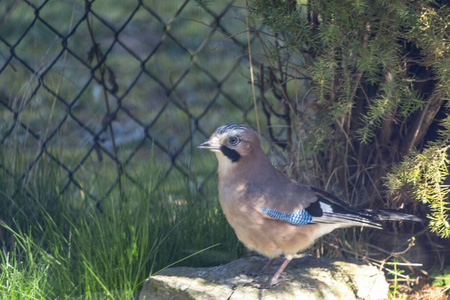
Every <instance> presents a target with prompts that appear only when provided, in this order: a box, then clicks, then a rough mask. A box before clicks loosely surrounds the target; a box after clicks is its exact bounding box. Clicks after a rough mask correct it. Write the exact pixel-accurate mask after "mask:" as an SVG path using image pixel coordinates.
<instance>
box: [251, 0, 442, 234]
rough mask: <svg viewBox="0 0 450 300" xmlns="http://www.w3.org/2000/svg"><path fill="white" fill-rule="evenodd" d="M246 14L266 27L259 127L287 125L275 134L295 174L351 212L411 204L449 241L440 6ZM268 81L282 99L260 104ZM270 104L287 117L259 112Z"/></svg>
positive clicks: (257, 8) (264, 2)
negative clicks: (332, 192)
mask: <svg viewBox="0 0 450 300" xmlns="http://www.w3.org/2000/svg"><path fill="white" fill-rule="evenodd" d="M252 10H253V13H254V14H253V17H255V18H258V19H259V20H260V21H261V22H262V23H263V24H264V25H266V28H265V29H263V30H262V31H261V32H260V33H259V35H260V36H263V35H265V36H267V41H264V42H263V41H262V42H263V43H265V46H266V49H268V50H266V51H267V53H266V62H265V64H267V65H268V66H269V67H267V69H269V70H270V74H269V75H267V74H265V75H260V76H259V78H260V81H264V80H265V82H264V84H262V83H261V82H258V85H259V87H260V92H261V94H262V95H263V96H264V100H265V102H266V103H263V109H264V108H265V107H268V108H266V111H265V115H266V119H267V121H268V122H267V123H268V125H269V127H273V125H274V123H275V122H274V120H273V118H272V119H271V118H270V117H272V116H273V117H277V118H279V119H281V122H280V123H281V124H284V123H289V124H290V125H291V126H292V127H293V128H296V130H295V134H294V137H293V138H290V136H289V135H287V136H286V140H287V143H288V144H289V143H290V144H289V145H291V147H290V148H289V147H288V149H290V150H292V151H293V152H295V153H297V154H298V155H299V156H301V157H303V159H297V161H296V163H298V164H300V165H301V166H296V167H295V168H297V170H309V171H311V172H314V174H315V175H316V178H317V182H315V183H314V184H316V185H319V186H329V185H330V183H331V184H333V185H338V186H340V187H342V188H343V194H345V195H347V196H349V200H350V201H351V202H353V203H354V204H358V203H361V204H362V203H367V202H370V205H374V206H380V203H375V202H379V201H384V202H385V207H386V206H389V207H391V208H398V207H400V206H402V204H411V197H413V198H414V199H416V200H418V201H422V202H424V203H426V204H427V205H428V206H429V208H430V213H429V215H428V218H429V219H430V229H431V231H435V232H438V233H439V234H440V235H441V236H443V237H448V236H450V228H449V206H448V187H447V185H446V184H445V179H446V178H447V176H448V171H447V168H448V163H449V161H448V158H447V152H448V151H447V150H448V148H449V136H450V120H449V111H448V104H447V100H448V99H449V95H450V46H449V45H450V8H449V6H448V5H446V2H445V1H426V0H417V1H405V0H394V1H382V0H376V1H337V0H327V1H326V0H309V1H307V0H303V1H294V0H258V1H253V2H252ZM255 30H256V29H255ZM268 52H270V53H268ZM260 70H261V72H263V70H265V69H264V68H261V69H260ZM274 74H276V75H274ZM299 74H301V75H303V77H301V76H299ZM275 76H278V77H277V78H278V80H274V79H273V78H274V77H275ZM300 77H301V78H300ZM274 82H275V83H277V82H278V85H280V86H281V87H284V88H285V89H284V94H285V95H287V96H288V97H272V98H270V93H271V89H274V88H278V86H276V85H275V84H274ZM305 86H306V88H305ZM261 87H263V88H261ZM302 95H304V96H302ZM286 98H288V99H287V104H284V103H285V102H286ZM266 99H268V100H266ZM270 101H271V103H269V104H267V102H270ZM277 101H278V102H279V103H278V104H277V105H280V103H281V105H286V107H288V108H289V109H288V113H285V114H281V115H280V114H279V115H276V114H274V113H272V114H269V113H268V111H270V110H269V109H271V108H272V106H274V105H275V102H277ZM283 101H284V102H283ZM278 133H279V134H281V135H283V131H282V130H280V131H279V132H278ZM295 135H297V136H298V138H297V139H296V136H295ZM389 170H392V171H391V172H390V173H388V172H389ZM297 175H298V176H302V174H297ZM306 177H307V176H306ZM309 177H311V176H309ZM386 187H387V188H388V193H386ZM405 188H406V189H407V191H408V193H400V192H402V191H404V190H405ZM396 195H397V196H398V195H410V196H409V197H403V198H401V197H400V198H399V197H396ZM399 199H400V200H399ZM394 200H395V201H394ZM416 203H417V202H416ZM408 207H410V208H411V207H415V208H417V205H409V206H408ZM412 213H414V212H412Z"/></svg>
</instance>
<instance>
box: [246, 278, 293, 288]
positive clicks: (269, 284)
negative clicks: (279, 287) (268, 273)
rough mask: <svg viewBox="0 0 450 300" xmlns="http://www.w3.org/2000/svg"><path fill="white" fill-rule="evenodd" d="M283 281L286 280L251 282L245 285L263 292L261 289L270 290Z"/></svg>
mask: <svg viewBox="0 0 450 300" xmlns="http://www.w3.org/2000/svg"><path fill="white" fill-rule="evenodd" d="M285 280H286V279H284V278H278V279H277V280H274V281H272V280H270V279H269V280H268V281H263V282H261V281H253V282H250V283H248V284H247V285H249V286H252V287H255V288H258V289H262V290H263V289H268V288H270V287H272V286H274V285H276V284H278V283H280V282H283V281H285Z"/></svg>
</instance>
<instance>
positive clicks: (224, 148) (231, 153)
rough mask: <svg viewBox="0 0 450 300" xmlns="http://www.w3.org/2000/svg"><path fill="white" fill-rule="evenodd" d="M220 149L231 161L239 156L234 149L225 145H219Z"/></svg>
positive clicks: (236, 159)
mask: <svg viewBox="0 0 450 300" xmlns="http://www.w3.org/2000/svg"><path fill="white" fill-rule="evenodd" d="M220 151H222V153H223V155H225V156H226V157H228V158H229V159H230V160H231V161H232V162H237V161H238V160H239V159H240V158H241V155H240V154H239V153H238V152H237V151H236V150H233V149H230V148H228V147H227V146H221V147H220Z"/></svg>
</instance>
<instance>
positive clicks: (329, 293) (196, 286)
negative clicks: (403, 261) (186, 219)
mask: <svg viewBox="0 0 450 300" xmlns="http://www.w3.org/2000/svg"><path fill="white" fill-rule="evenodd" d="M266 262H267V259H264V258H260V257H251V258H241V259H238V260H236V261H233V262H230V263H228V264H226V265H221V266H217V267H209V268H188V267H178V268H169V269H165V270H163V271H161V272H159V273H158V274H157V275H154V276H151V277H150V278H149V279H147V281H146V282H145V283H144V286H143V288H142V291H141V293H140V296H139V300H163V299H175V300H178V299H230V300H233V299H249V300H250V299H264V300H265V299H308V300H309V299H346V300H348V299H370V300H376V299H387V294H388V289H389V285H388V284H387V282H386V279H385V277H384V274H383V272H381V271H379V270H378V269H377V268H376V267H373V266H369V265H366V264H364V263H362V262H358V261H351V260H337V259H330V258H311V257H304V258H301V259H294V260H292V261H291V263H290V264H289V265H288V267H287V268H286V270H285V271H284V272H283V273H282V274H281V277H282V278H284V279H285V280H284V281H283V282H281V283H278V284H276V285H274V286H272V287H270V288H269V289H258V288H256V287H253V286H251V285H250V284H251V283H252V282H253V281H255V280H258V281H266V280H267V279H268V278H269V277H270V276H271V275H264V276H251V275H247V274H251V273H255V272H257V271H259V270H260V269H261V268H262V267H263V266H264V264H265V263H266ZM281 262H282V259H279V260H277V261H276V262H275V263H274V264H273V265H272V267H271V271H273V273H275V271H276V270H277V268H278V267H279V266H280V264H281Z"/></svg>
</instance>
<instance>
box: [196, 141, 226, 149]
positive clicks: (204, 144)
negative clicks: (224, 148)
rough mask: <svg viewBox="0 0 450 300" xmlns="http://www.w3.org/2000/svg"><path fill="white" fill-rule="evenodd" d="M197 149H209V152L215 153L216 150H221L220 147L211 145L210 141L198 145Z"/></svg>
mask: <svg viewBox="0 0 450 300" xmlns="http://www.w3.org/2000/svg"><path fill="white" fill-rule="evenodd" d="M197 148H198V149H208V150H212V151H214V150H219V148H220V146H219V145H215V144H213V143H211V140H208V141H206V142H204V143H201V144H200V145H198V146H197Z"/></svg>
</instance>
